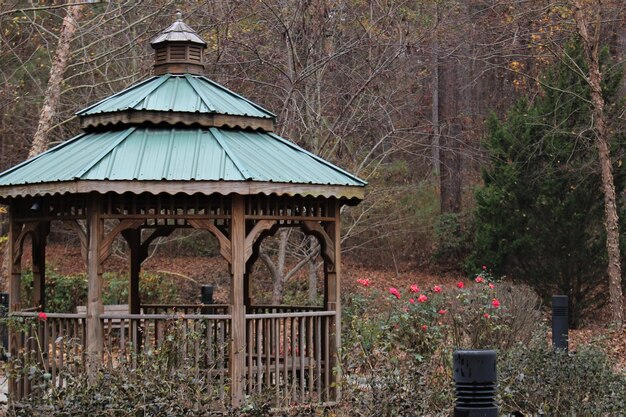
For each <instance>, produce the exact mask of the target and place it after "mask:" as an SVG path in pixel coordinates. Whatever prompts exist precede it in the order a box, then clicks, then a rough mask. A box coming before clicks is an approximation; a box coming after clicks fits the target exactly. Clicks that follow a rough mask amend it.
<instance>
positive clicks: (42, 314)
mask: <svg viewBox="0 0 626 417" xmlns="http://www.w3.org/2000/svg"><path fill="white" fill-rule="evenodd" d="M37 318H38V319H39V320H41V321H46V320H47V319H48V315H47V314H46V313H44V312H43V311H42V312H40V313H39V314H38V315H37Z"/></svg>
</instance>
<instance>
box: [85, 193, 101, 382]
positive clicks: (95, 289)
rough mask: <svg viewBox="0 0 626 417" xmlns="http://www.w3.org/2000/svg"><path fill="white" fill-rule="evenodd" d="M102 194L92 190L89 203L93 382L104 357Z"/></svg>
mask: <svg viewBox="0 0 626 417" xmlns="http://www.w3.org/2000/svg"><path fill="white" fill-rule="evenodd" d="M101 210H102V209H101V204H100V196H99V195H97V194H92V195H91V196H90V199H89V202H88V205H87V233H88V237H89V249H88V265H87V275H88V277H87V278H88V284H87V319H86V324H87V339H86V344H87V347H86V348H87V366H88V368H87V372H88V377H89V381H90V383H95V382H96V379H97V370H98V367H99V365H100V362H101V360H102V348H103V346H102V343H103V333H102V331H103V330H102V323H101V321H100V315H101V314H102V312H103V307H102V260H101V259H100V246H101V242H102V236H103V234H104V221H103V220H102V219H101V218H100V214H101Z"/></svg>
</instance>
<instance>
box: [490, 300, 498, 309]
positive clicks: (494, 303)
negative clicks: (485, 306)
mask: <svg viewBox="0 0 626 417" xmlns="http://www.w3.org/2000/svg"><path fill="white" fill-rule="evenodd" d="M491 305H492V306H494V307H495V308H498V307H500V301H499V300H498V299H497V298H494V299H493V300H491Z"/></svg>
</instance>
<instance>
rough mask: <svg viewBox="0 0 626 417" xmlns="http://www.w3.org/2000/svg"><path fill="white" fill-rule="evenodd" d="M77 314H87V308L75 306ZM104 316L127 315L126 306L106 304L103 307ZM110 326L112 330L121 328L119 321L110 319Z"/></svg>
mask: <svg viewBox="0 0 626 417" xmlns="http://www.w3.org/2000/svg"><path fill="white" fill-rule="evenodd" d="M76 312H77V313H78V314H87V306H76ZM104 314H128V304H107V305H104ZM111 325H112V328H113V329H119V328H121V320H120V319H112V320H111Z"/></svg>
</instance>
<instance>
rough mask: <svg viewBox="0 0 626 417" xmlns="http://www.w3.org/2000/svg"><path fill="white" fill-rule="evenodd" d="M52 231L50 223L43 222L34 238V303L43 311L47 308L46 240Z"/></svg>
mask: <svg viewBox="0 0 626 417" xmlns="http://www.w3.org/2000/svg"><path fill="white" fill-rule="evenodd" d="M49 233H50V223H49V222H42V223H40V224H39V226H38V227H37V229H36V230H35V232H34V234H33V236H32V238H31V245H32V257H33V305H34V306H35V307H38V308H40V309H41V310H42V311H43V310H45V308H46V241H47V237H48V234H49Z"/></svg>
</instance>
